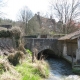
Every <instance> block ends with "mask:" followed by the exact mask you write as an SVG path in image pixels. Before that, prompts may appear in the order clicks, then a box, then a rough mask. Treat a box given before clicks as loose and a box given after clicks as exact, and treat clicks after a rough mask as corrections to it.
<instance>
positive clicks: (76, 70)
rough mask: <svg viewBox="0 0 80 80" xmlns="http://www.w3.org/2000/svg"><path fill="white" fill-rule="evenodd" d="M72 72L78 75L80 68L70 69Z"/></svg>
mask: <svg viewBox="0 0 80 80" xmlns="http://www.w3.org/2000/svg"><path fill="white" fill-rule="evenodd" d="M72 71H73V72H74V73H76V74H79V75H80V68H72Z"/></svg>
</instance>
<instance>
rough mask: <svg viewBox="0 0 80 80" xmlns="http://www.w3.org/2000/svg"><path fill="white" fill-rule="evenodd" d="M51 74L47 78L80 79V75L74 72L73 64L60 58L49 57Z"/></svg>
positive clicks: (60, 79)
mask: <svg viewBox="0 0 80 80" xmlns="http://www.w3.org/2000/svg"><path fill="white" fill-rule="evenodd" d="M46 61H47V62H48V64H49V66H50V75H49V78H48V79H46V80H80V76H79V75H76V74H74V73H73V72H72V67H71V64H70V63H68V62H67V61H65V60H64V59H60V58H48V59H47V60H46Z"/></svg>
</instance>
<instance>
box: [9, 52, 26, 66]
mask: <svg viewBox="0 0 80 80" xmlns="http://www.w3.org/2000/svg"><path fill="white" fill-rule="evenodd" d="M23 58H24V53H23V52H21V51H17V52H15V53H14V54H10V55H9V56H8V61H9V62H10V63H11V64H13V65H14V66H16V65H17V64H19V61H20V59H23Z"/></svg>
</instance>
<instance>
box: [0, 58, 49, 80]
mask: <svg viewBox="0 0 80 80" xmlns="http://www.w3.org/2000/svg"><path fill="white" fill-rule="evenodd" d="M0 60H1V59H0ZM2 61H3V62H1V61H0V62H1V63H3V66H4V68H5V67H6V70H5V71H4V70H3V69H4V68H0V70H1V73H0V80H43V79H45V78H47V77H48V75H49V70H48V65H47V63H46V62H45V61H38V60H36V61H35V63H32V58H31V57H29V58H27V59H24V60H23V62H22V63H21V64H18V65H17V66H13V65H11V64H10V63H9V62H4V61H5V59H4V60H3V58H2ZM0 65H1V67H2V64H0Z"/></svg>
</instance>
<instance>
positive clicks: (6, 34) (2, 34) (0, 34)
mask: <svg viewBox="0 0 80 80" xmlns="http://www.w3.org/2000/svg"><path fill="white" fill-rule="evenodd" d="M0 37H5V38H6V37H12V33H11V32H10V31H8V30H1V31H0Z"/></svg>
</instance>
